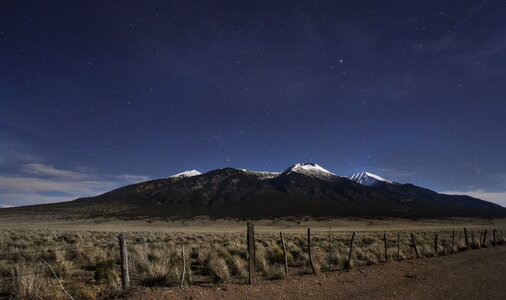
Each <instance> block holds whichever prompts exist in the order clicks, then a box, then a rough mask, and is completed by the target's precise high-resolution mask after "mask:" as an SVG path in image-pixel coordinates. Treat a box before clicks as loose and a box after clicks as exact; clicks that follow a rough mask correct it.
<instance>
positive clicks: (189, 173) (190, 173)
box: [169, 170, 202, 178]
mask: <svg viewBox="0 0 506 300" xmlns="http://www.w3.org/2000/svg"><path fill="white" fill-rule="evenodd" d="M201 174H202V173H200V172H199V171H197V170H190V171H184V172H181V173H177V174H174V175H172V176H170V177H169V178H187V177H193V176H198V175H201Z"/></svg>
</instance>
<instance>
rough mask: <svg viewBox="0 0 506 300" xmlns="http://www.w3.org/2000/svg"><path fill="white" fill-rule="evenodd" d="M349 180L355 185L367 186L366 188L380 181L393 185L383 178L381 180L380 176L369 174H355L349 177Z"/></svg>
mask: <svg viewBox="0 0 506 300" xmlns="http://www.w3.org/2000/svg"><path fill="white" fill-rule="evenodd" d="M349 178H350V179H351V180H353V181H355V182H357V183H360V184H363V185H367V186H371V185H374V184H376V183H378V182H380V181H381V182H386V183H393V182H392V181H390V180H386V179H385V178H383V177H381V176H378V175H375V174H372V173H369V172H360V173H355V174H353V175H351V176H350V177H349Z"/></svg>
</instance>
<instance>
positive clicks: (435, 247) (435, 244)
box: [434, 233, 437, 256]
mask: <svg viewBox="0 0 506 300" xmlns="http://www.w3.org/2000/svg"><path fill="white" fill-rule="evenodd" d="M434 256H437V233H436V234H434Z"/></svg>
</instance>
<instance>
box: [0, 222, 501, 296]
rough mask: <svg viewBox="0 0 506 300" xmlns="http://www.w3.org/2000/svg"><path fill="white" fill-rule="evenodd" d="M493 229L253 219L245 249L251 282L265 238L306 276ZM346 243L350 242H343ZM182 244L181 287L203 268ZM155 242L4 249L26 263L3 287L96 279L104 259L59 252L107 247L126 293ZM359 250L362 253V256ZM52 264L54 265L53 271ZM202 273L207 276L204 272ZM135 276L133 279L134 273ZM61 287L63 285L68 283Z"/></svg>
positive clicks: (450, 244)
mask: <svg viewBox="0 0 506 300" xmlns="http://www.w3.org/2000/svg"><path fill="white" fill-rule="evenodd" d="M488 230H489V229H475V230H474V231H469V230H467V229H466V228H463V229H460V230H440V231H433V232H427V231H422V230H411V231H395V232H394V231H388V232H358V233H357V232H351V231H350V232H334V231H332V228H329V230H328V232H324V231H321V230H320V231H317V232H316V233H314V232H311V231H310V229H309V228H308V231H307V238H306V239H305V241H304V236H303V234H301V233H294V232H286V233H284V232H280V235H279V237H276V236H275V235H276V234H274V233H258V234H255V229H254V225H253V223H251V222H248V225H247V231H246V232H247V234H246V238H245V239H244V244H243V246H244V247H245V248H246V249H245V250H246V261H247V265H248V267H247V282H248V283H254V282H255V281H257V280H258V275H260V277H261V274H259V272H258V270H257V269H258V266H257V261H256V260H257V257H256V254H255V251H256V249H257V247H258V245H261V244H266V245H269V244H268V243H267V242H265V240H272V239H277V245H278V246H279V249H281V250H280V251H282V253H281V252H280V254H279V256H280V257H279V258H280V259H279V261H278V262H277V263H279V264H280V265H281V266H283V269H284V272H285V273H286V274H285V275H297V274H301V272H294V270H293V269H295V270H299V271H300V269H301V268H307V269H308V270H309V271H310V273H313V274H314V275H316V276H318V275H319V273H320V272H332V271H337V270H343V269H350V268H353V265H354V264H353V262H354V260H357V259H359V258H360V256H361V255H363V254H361V253H363V252H365V251H367V249H368V247H369V248H370V247H375V249H374V250H375V252H376V254H377V255H379V256H381V255H382V259H380V261H379V262H388V261H399V260H404V259H414V258H422V257H430V256H443V255H450V254H455V253H458V252H462V251H465V250H468V249H479V248H485V247H489V246H492V247H495V246H498V245H504V244H505V240H504V233H503V231H501V230H497V229H492V232H489V231H488ZM475 234H476V236H475ZM338 241H339V242H338ZM343 241H345V243H344V244H343ZM378 241H380V242H381V243H380V244H382V245H383V249H381V247H380V246H379V245H380V244H378ZM177 242H178V244H179V246H180V247H181V249H180V250H181V251H180V253H181V254H180V263H181V272H179V273H180V276H181V278H180V285H181V287H183V286H184V285H186V284H188V283H189V282H190V280H189V278H188V276H191V274H190V269H193V270H195V269H198V268H199V266H195V265H193V266H192V265H191V264H192V263H191V261H190V260H189V259H188V260H187V259H186V258H187V256H188V253H187V252H188V249H187V250H185V240H184V238H178V239H177ZM154 243H155V242H153V241H149V240H148V241H136V240H129V239H128V235H126V234H124V233H122V234H119V235H118V240H117V242H116V243H112V242H109V243H101V244H94V245H91V246H72V247H57V248H47V249H40V250H30V251H17V252H0V262H2V260H3V261H8V260H9V259H14V258H21V259H20V260H21V261H22V262H21V263H16V264H15V267H14V268H12V270H11V272H10V273H8V274H6V273H5V272H0V290H1V289H2V288H5V284H8V283H9V280H11V281H12V280H13V279H14V278H17V277H24V276H35V275H41V276H47V277H51V276H55V277H56V278H58V277H60V278H61V277H62V275H63V274H65V275H66V276H70V277H71V273H72V272H70V271H79V270H88V272H89V275H90V276H94V277H96V276H97V275H96V274H97V266H98V264H99V262H97V261H95V262H93V263H91V262H90V261H89V260H85V259H72V260H71V262H72V265H71V266H67V267H64V268H61V269H60V268H59V266H58V260H57V257H56V255H55V253H58V252H72V251H83V250H93V249H97V248H102V249H105V250H107V251H109V254H112V255H111V257H108V259H109V264H110V266H109V267H112V269H113V270H114V272H116V273H117V274H118V277H119V279H120V282H121V288H122V290H123V291H126V290H128V289H129V288H130V287H131V286H132V285H131V279H133V281H134V282H136V283H137V284H138V283H139V282H141V279H142V278H141V276H139V275H138V274H137V273H136V272H135V270H131V269H130V267H131V266H132V265H133V264H132V263H131V261H130V262H129V259H130V258H129V251H132V247H133V246H136V245H150V244H154ZM357 243H360V247H357V246H356V244H357ZM406 244H407V247H408V248H409V249H411V255H410V256H407V257H401V255H400V250H401V248H402V247H404V246H403V245H406ZM290 245H297V246H298V247H300V248H301V249H304V250H303V251H302V252H303V253H302V254H303V255H300V256H298V257H297V258H293V257H292V258H291V259H289V256H290V254H289V250H290V249H289V248H290ZM287 249H288V250H287ZM315 249H317V250H319V252H320V253H322V252H323V253H325V255H326V257H325V258H324V260H325V262H324V265H325V267H324V268H316V267H315V264H314V260H313V256H314V253H315ZM357 252H359V253H358V254H357ZM381 253H382V254H381ZM27 258H29V259H27ZM49 258H50V259H49ZM37 263H38V264H39V269H38V270H34V271H28V272H27V271H24V270H26V269H31V270H33V269H34V265H36V264H37ZM43 263H45V264H46V265H47V266H48V267H49V268H47V267H44V265H43ZM51 266H53V267H54V270H53V268H51ZM200 267H202V266H200ZM132 271H133V272H132ZM306 272H307V271H306ZM52 273H53V274H52ZM202 273H203V274H204V275H206V274H205V272H202ZM302 273H304V272H302ZM132 275H133V277H131V276H132ZM60 283H61V280H60ZM2 285H4V286H2ZM62 288H63V289H64V287H63V285H62ZM0 292H1V291H0ZM3 293H4V294H5V293H9V291H5V292H3ZM0 296H1V294H0Z"/></svg>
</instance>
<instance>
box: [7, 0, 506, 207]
mask: <svg viewBox="0 0 506 300" xmlns="http://www.w3.org/2000/svg"><path fill="white" fill-rule="evenodd" d="M505 16H506V2H505V1H135V2H134V1H13V0H12V1H11V0H6V1H2V2H1V4H0V205H1V206H10V205H20V204H29V203H36V202H49V201H57V200H68V199H73V198H76V197H78V196H86V195H93V194H96V193H99V192H103V191H105V190H108V189H110V188H113V187H116V186H120V185H123V184H126V183H129V182H135V181H138V180H144V179H147V178H159V177H166V176H168V175H170V174H173V173H176V172H180V171H183V170H187V169H198V170H200V171H207V170H210V169H214V168H219V167H225V166H231V167H237V168H247V169H253V170H273V171H278V170H283V169H285V168H286V167H288V166H289V165H291V164H293V163H295V162H316V163H318V164H320V165H322V166H323V167H325V168H327V169H329V170H331V171H333V172H334V173H336V174H338V175H350V174H351V173H353V172H356V171H364V170H367V171H370V172H373V173H377V174H379V175H381V176H383V177H386V178H388V179H392V180H396V181H400V182H412V183H415V184H418V185H421V186H425V187H428V188H431V189H434V190H437V191H453V192H459V193H469V194H471V195H474V196H478V197H482V198H485V199H489V200H494V201H496V202H499V203H502V204H506V155H505V153H506V121H505V118H506V84H505V82H506V79H505V78H506V17H505ZM502 199H504V200H505V201H503V202H501V200H502Z"/></svg>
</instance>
